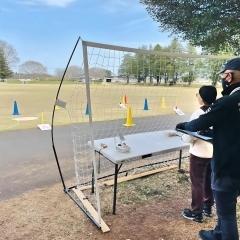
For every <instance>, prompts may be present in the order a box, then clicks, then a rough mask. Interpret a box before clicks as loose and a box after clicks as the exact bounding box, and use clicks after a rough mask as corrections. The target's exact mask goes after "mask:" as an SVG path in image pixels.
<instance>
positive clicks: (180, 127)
mask: <svg viewBox="0 0 240 240" xmlns="http://www.w3.org/2000/svg"><path fill="white" fill-rule="evenodd" d="M186 123H187V122H182V123H178V124H177V125H176V130H177V129H182V130H185V124H186Z"/></svg>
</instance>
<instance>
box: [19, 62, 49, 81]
mask: <svg viewBox="0 0 240 240" xmlns="http://www.w3.org/2000/svg"><path fill="white" fill-rule="evenodd" d="M19 72H20V73H24V74H29V76H30V77H31V78H34V77H39V75H44V74H47V68H46V67H45V66H43V65H42V64H41V63H39V62H35V61H27V62H24V63H23V64H21V65H20V66H19Z"/></svg>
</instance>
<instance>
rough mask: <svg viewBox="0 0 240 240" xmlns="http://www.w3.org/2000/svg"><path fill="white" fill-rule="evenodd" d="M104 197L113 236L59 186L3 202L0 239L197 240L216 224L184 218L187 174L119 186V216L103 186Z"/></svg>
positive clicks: (104, 210)
mask: <svg viewBox="0 0 240 240" xmlns="http://www.w3.org/2000/svg"><path fill="white" fill-rule="evenodd" d="M184 168H185V170H187V169H188V166H187V165H185V166H184ZM100 194H101V208H102V218H103V219H104V221H105V222H106V224H107V225H108V226H109V227H110V229H111V230H110V232H107V233H102V231H101V230H99V229H98V228H97V227H96V226H95V225H94V224H93V223H92V222H91V221H90V220H89V219H88V218H87V217H86V215H85V214H84V213H83V212H82V211H81V210H80V209H79V208H78V207H77V205H76V204H75V203H74V202H73V201H72V200H71V199H70V198H69V197H68V195H67V194H65V193H64V192H63V190H62V185H61V184H56V185H54V186H51V187H49V188H44V189H36V190H34V191H30V192H27V193H25V194H23V195H21V196H19V197H17V198H12V199H9V200H6V201H3V202H0V216H1V219H0V230H1V235H0V239H1V240H28V239H29V240H30V239H34V240H36V239H44V240H46V239H49V240H53V239H58V240H60V239H78V240H80V239H81V240H181V239H182V240H195V239H199V237H198V231H199V230H200V229H212V228H213V227H214V226H215V222H216V214H214V217H213V218H207V217H205V218H204V223H202V224H200V223H196V222H193V221H190V220H187V219H184V218H183V217H182V216H181V212H182V210H183V209H184V208H187V207H189V206H190V202H191V196H190V183H189V174H188V172H187V171H185V172H184V173H178V172H177V169H174V170H168V171H165V172H161V173H158V174H155V175H152V176H149V177H145V178H141V179H137V180H133V181H129V182H124V183H121V184H118V195H117V214H116V215H113V214H112V196H113V193H112V187H105V188H101V189H100ZM214 213H215V209H214ZM239 215H240V210H239V203H238V219H239V217H240V216H239Z"/></svg>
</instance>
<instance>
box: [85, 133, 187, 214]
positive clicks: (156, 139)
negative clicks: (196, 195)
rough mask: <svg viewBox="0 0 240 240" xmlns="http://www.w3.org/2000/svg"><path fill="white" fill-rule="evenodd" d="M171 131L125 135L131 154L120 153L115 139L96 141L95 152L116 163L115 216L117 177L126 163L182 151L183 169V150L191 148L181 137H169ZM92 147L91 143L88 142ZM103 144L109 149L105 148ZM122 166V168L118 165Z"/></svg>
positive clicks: (180, 156)
mask: <svg viewBox="0 0 240 240" xmlns="http://www.w3.org/2000/svg"><path fill="white" fill-rule="evenodd" d="M168 133H169V131H168V130H166V131H156V132H147V133H137V134H132V135H125V136H124V138H125V141H124V142H125V143H126V144H127V145H128V146H130V147H131V150H130V152H124V153H123V152H119V151H118V150H117V149H116V145H115V141H114V138H105V139H98V140H94V150H95V151H96V152H97V153H99V154H101V155H102V156H104V157H105V158H106V159H108V160H109V161H111V162H112V163H114V165H115V173H114V193H113V214H116V199H117V198H116V197H117V196H116V195H117V177H118V173H119V170H120V168H121V165H122V164H123V163H124V162H125V161H132V160H138V159H145V158H149V157H152V156H157V155H160V154H163V153H167V152H173V151H178V150H179V151H180V155H179V169H180V167H181V158H182V150H183V149H187V148H188V147H189V144H188V143H185V142H183V141H182V140H181V137H180V136H178V135H177V136H168ZM88 144H89V145H91V142H88ZM102 144H105V145H106V146H107V147H106V148H103V147H102ZM119 164H120V168H119V167H118V165H119Z"/></svg>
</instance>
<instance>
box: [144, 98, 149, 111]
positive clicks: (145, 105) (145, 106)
mask: <svg viewBox="0 0 240 240" xmlns="http://www.w3.org/2000/svg"><path fill="white" fill-rule="evenodd" d="M143 110H149V109H148V102H147V99H146V98H145V101H144V107H143Z"/></svg>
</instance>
